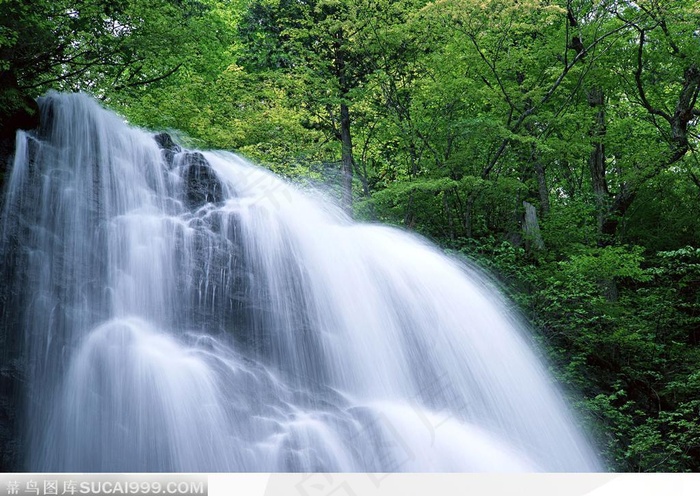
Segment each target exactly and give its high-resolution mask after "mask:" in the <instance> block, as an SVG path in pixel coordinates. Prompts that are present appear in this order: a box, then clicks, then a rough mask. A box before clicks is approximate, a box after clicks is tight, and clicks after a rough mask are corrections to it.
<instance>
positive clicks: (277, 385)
mask: <svg viewBox="0 0 700 496" xmlns="http://www.w3.org/2000/svg"><path fill="white" fill-rule="evenodd" d="M40 103H41V108H42V112H43V115H42V122H43V125H42V128H41V129H40V130H39V131H37V132H33V133H22V132H20V134H19V136H18V139H17V152H16V157H15V161H14V165H13V169H12V172H11V176H10V179H9V181H8V188H7V191H6V195H5V199H6V201H5V207H4V211H3V216H2V225H1V227H2V245H1V247H2V248H1V249H2V250H3V255H4V256H5V257H6V260H12V264H13V266H12V270H11V274H12V278H13V279H12V281H10V282H8V284H10V285H12V287H13V288H14V290H13V291H14V293H13V294H15V295H20V296H15V297H14V298H15V299H14V300H12V301H14V302H16V304H15V305H14V306H15V308H13V309H10V311H7V312H5V313H6V315H5V321H4V322H3V325H5V326H10V327H11V328H12V329H14V331H13V332H16V333H22V335H23V336H25V341H24V343H25V344H24V347H23V355H22V356H23V362H24V364H25V370H26V377H27V385H26V391H25V393H26V394H25V396H26V399H27V401H26V413H25V414H24V418H25V420H26V422H25V423H26V429H25V430H26V440H25V441H26V442H25V451H26V459H27V469H29V470H33V471H49V472H54V471H72V472H82V471H185V472H188V471H314V472H315V471H373V472H374V471H382V472H383V471H521V470H523V471H535V470H543V471H595V470H599V469H600V466H599V462H598V460H597V458H596V456H595V454H594V453H593V451H592V449H591V447H590V446H589V445H588V443H587V442H586V440H585V439H584V437H583V436H582V435H581V433H580V432H579V430H578V428H577V427H576V426H575V422H574V421H573V419H572V418H571V416H570V414H569V413H568V409H567V407H566V405H565V404H564V402H563V401H562V399H561V397H560V395H559V394H558V392H557V391H556V388H555V387H554V386H553V385H552V384H551V379H550V378H549V377H548V375H547V373H546V372H545V370H544V368H543V366H542V365H541V364H540V363H539V361H538V359H537V358H536V356H535V354H534V353H533V351H532V350H531V349H530V347H529V345H528V344H527V340H526V338H525V337H524V336H523V334H522V333H521V331H519V330H518V324H517V322H516V321H515V320H514V319H513V318H512V317H511V316H510V314H509V312H508V311H507V310H506V307H505V305H504V304H503V302H501V301H500V298H499V296H498V294H497V293H496V292H495V291H494V290H492V289H490V288H489V284H488V283H487V282H486V281H485V280H484V279H483V278H482V276H481V275H480V274H479V273H478V272H477V271H476V270H474V269H471V268H469V267H466V266H464V265H463V264H461V263H458V262H456V261H454V260H451V259H449V258H447V257H445V256H444V255H442V254H441V253H440V252H439V251H438V250H437V249H436V248H434V247H432V246H430V245H429V244H428V243H426V242H425V241H423V240H421V239H419V238H417V237H415V236H413V235H410V234H407V233H404V232H401V231H399V230H396V229H391V228H387V227H381V226H377V225H364V224H355V223H352V222H350V221H349V220H348V219H347V218H346V217H345V216H343V214H342V213H340V212H339V211H338V210H337V209H336V208H335V207H334V206H332V205H330V204H328V203H326V202H323V201H319V200H317V199H314V198H312V197H311V196H310V195H309V194H303V193H301V192H299V191H297V190H296V189H295V188H294V187H292V186H291V185H289V184H287V183H285V182H284V181H282V180H281V179H279V178H277V177H275V176H273V175H272V174H270V173H269V172H266V171H264V170H262V169H260V168H258V167H255V166H253V165H251V164H249V163H247V162H246V161H244V160H243V159H241V158H240V157H237V156H235V155H232V154H228V153H204V154H198V153H193V152H188V151H180V150H179V148H177V147H176V146H169V145H168V146H165V148H169V149H166V150H161V148H159V146H158V144H157V143H156V141H155V140H154V135H152V134H149V133H146V132H144V131H141V130H138V129H133V128H129V127H128V126H127V125H126V124H125V123H124V122H123V121H122V120H120V118H119V117H117V116H116V115H114V114H112V113H109V112H107V111H105V110H103V109H102V108H100V107H99V106H98V105H97V104H96V103H95V102H94V101H93V100H91V99H90V98H88V97H87V96H85V95H77V94H73V95H61V94H55V93H52V94H49V95H48V96H46V97H44V98H43V99H42V100H41V102H40ZM161 146H163V143H161ZM7 257H9V258H7Z"/></svg>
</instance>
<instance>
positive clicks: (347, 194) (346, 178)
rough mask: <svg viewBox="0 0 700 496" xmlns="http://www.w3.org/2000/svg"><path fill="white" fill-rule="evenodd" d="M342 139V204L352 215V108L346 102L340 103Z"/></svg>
mask: <svg viewBox="0 0 700 496" xmlns="http://www.w3.org/2000/svg"><path fill="white" fill-rule="evenodd" d="M340 141H341V150H342V151H341V157H342V162H343V196H342V206H343V209H344V210H345V212H346V213H347V214H348V215H350V216H352V172H353V162H354V160H353V156H352V135H351V134H350V110H349V109H348V106H347V105H346V104H345V103H341V104H340Z"/></svg>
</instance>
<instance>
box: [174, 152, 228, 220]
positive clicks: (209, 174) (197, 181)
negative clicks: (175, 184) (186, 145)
mask: <svg viewBox="0 0 700 496" xmlns="http://www.w3.org/2000/svg"><path fill="white" fill-rule="evenodd" d="M182 170H183V178H184V179H185V203H186V205H187V207H188V208H190V209H193V210H194V209H198V208H200V207H202V206H203V205H206V204H207V203H220V202H222V201H223V200H224V188H223V186H222V184H221V181H220V180H219V178H218V177H217V176H216V172H214V169H212V168H211V165H209V162H207V159H206V158H204V155H202V154H201V153H199V152H187V153H186V154H185V156H184V157H183V161H182Z"/></svg>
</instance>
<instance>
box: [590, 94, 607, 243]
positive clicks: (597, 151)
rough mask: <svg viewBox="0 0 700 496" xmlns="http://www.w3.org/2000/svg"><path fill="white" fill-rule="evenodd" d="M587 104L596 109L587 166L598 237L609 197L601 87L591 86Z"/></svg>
mask: <svg viewBox="0 0 700 496" xmlns="http://www.w3.org/2000/svg"><path fill="white" fill-rule="evenodd" d="M586 96H587V98H588V104H589V105H590V106H591V107H593V108H596V109H597V112H596V115H595V120H594V122H593V128H592V130H591V135H592V137H593V149H592V150H591V154H590V156H589V158H588V166H589V169H590V173H591V186H592V187H593V196H594V197H595V204H596V221H597V232H598V237H599V238H601V236H602V234H603V225H604V224H605V222H606V218H607V216H608V215H607V213H608V212H607V210H608V209H607V204H608V199H609V197H610V194H609V191H608V183H607V180H606V178H605V144H604V143H603V139H604V138H605V106H604V105H605V95H604V94H603V90H602V89H601V88H593V89H591V90H589V91H588V93H587V95H586Z"/></svg>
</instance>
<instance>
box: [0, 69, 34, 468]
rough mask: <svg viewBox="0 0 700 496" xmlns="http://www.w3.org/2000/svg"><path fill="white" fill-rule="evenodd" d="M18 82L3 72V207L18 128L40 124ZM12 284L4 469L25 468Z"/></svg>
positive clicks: (3, 290) (4, 349) (5, 302)
mask: <svg viewBox="0 0 700 496" xmlns="http://www.w3.org/2000/svg"><path fill="white" fill-rule="evenodd" d="M15 86H16V82H13V81H8V79H7V77H6V75H2V76H0V208H4V203H5V198H4V195H5V180H6V179H7V178H8V176H9V172H10V170H9V169H10V166H11V164H12V158H13V156H14V152H15V136H16V134H17V131H19V130H29V129H34V128H37V127H38V126H39V124H40V112H39V106H38V105H37V102H36V101H35V100H34V99H32V98H30V97H28V96H26V95H24V94H23V93H22V92H21V91H20V90H18V89H16V87H15ZM14 248H15V249H11V250H10V251H9V256H8V257H7V258H6V259H5V260H3V263H2V267H0V276H2V280H3V281H9V280H12V279H10V278H11V277H13V271H14V268H15V266H16V263H18V260H17V259H19V258H21V257H20V255H19V253H18V251H19V250H17V249H16V247H14ZM8 286H9V285H5V284H3V285H0V323H2V324H1V325H0V472H18V471H20V470H22V469H23V466H22V461H21V460H22V446H21V435H20V432H21V425H20V418H19V417H20V416H19V415H18V412H19V411H21V408H22V400H21V398H22V397H23V389H22V388H23V380H22V367H21V363H22V361H21V354H22V346H21V343H22V339H21V336H18V335H16V332H15V331H16V330H15V327H14V326H12V325H11V324H10V322H9V321H8V319H5V318H4V317H5V312H6V311H7V310H8V309H9V308H11V307H12V306H13V305H14V304H16V299H17V298H16V295H15V294H13V293H12V291H11V289H10V288H9V287H8Z"/></svg>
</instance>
